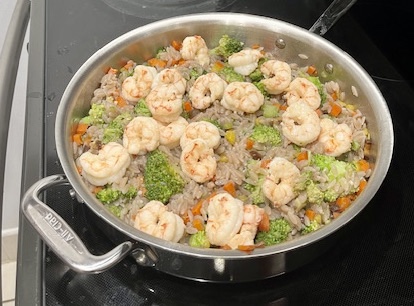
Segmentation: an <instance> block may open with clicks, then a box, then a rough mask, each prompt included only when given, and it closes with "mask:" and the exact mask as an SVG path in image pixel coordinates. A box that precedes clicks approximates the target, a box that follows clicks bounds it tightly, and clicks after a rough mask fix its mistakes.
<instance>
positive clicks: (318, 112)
mask: <svg viewBox="0 0 414 306" xmlns="http://www.w3.org/2000/svg"><path fill="white" fill-rule="evenodd" d="M315 113H316V114H317V115H318V117H320V116H322V114H323V112H322V110H321V109H320V108H317V109H316V110H315Z"/></svg>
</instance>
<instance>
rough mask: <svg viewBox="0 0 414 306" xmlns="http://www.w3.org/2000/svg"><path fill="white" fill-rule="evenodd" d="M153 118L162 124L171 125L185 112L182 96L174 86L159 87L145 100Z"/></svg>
mask: <svg viewBox="0 0 414 306" xmlns="http://www.w3.org/2000/svg"><path fill="white" fill-rule="evenodd" d="M145 102H146V103H147V106H148V109H149V110H150V112H151V114H152V117H153V118H154V119H155V120H158V121H160V122H162V123H171V122H173V121H175V120H177V119H178V117H180V115H181V113H182V111H183V100H182V95H181V94H179V93H177V91H176V88H175V87H174V86H173V85H159V86H157V87H155V88H153V89H152V90H151V92H150V93H149V94H148V96H147V98H146V99H145Z"/></svg>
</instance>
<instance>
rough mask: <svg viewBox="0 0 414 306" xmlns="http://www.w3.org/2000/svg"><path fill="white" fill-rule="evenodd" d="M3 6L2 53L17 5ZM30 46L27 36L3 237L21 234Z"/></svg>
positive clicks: (12, 1)
mask: <svg viewBox="0 0 414 306" xmlns="http://www.w3.org/2000/svg"><path fill="white" fill-rule="evenodd" d="M0 2H1V4H0V21H1V24H2V25H1V26H0V50H1V49H2V48H3V45H4V40H5V37H6V32H7V28H8V25H9V23H10V19H11V17H12V14H13V11H14V7H15V5H16V2H17V1H16V0H0ZM27 42H28V35H27V34H26V38H25V42H24V44H23V48H22V49H23V50H22V53H21V58H20V64H19V71H18V75H17V79H16V87H15V93H14V99H13V105H12V111H11V118H10V128H9V136H8V144H7V155H6V173H5V185H4V194H3V220H2V223H3V227H2V236H3V237H4V236H15V235H16V234H17V230H18V221H19V205H20V197H21V194H20V187H21V171H22V158H23V137H24V128H23V126H24V114H25V102H26V78H27V61H28V53H27ZM16 57H17V56H16ZM0 81H1V80H0Z"/></svg>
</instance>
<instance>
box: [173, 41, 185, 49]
mask: <svg viewBox="0 0 414 306" xmlns="http://www.w3.org/2000/svg"><path fill="white" fill-rule="evenodd" d="M171 46H172V47H173V48H174V49H175V50H177V51H180V49H181V47H182V46H183V44H182V43H181V42H179V41H178V40H173V41H172V42H171Z"/></svg>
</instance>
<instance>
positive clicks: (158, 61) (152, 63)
mask: <svg viewBox="0 0 414 306" xmlns="http://www.w3.org/2000/svg"><path fill="white" fill-rule="evenodd" d="M148 65H150V66H152V67H158V68H165V66H166V65H167V62H166V61H163V60H161V59H159V58H156V57H153V58H151V59H149V60H148Z"/></svg>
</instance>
